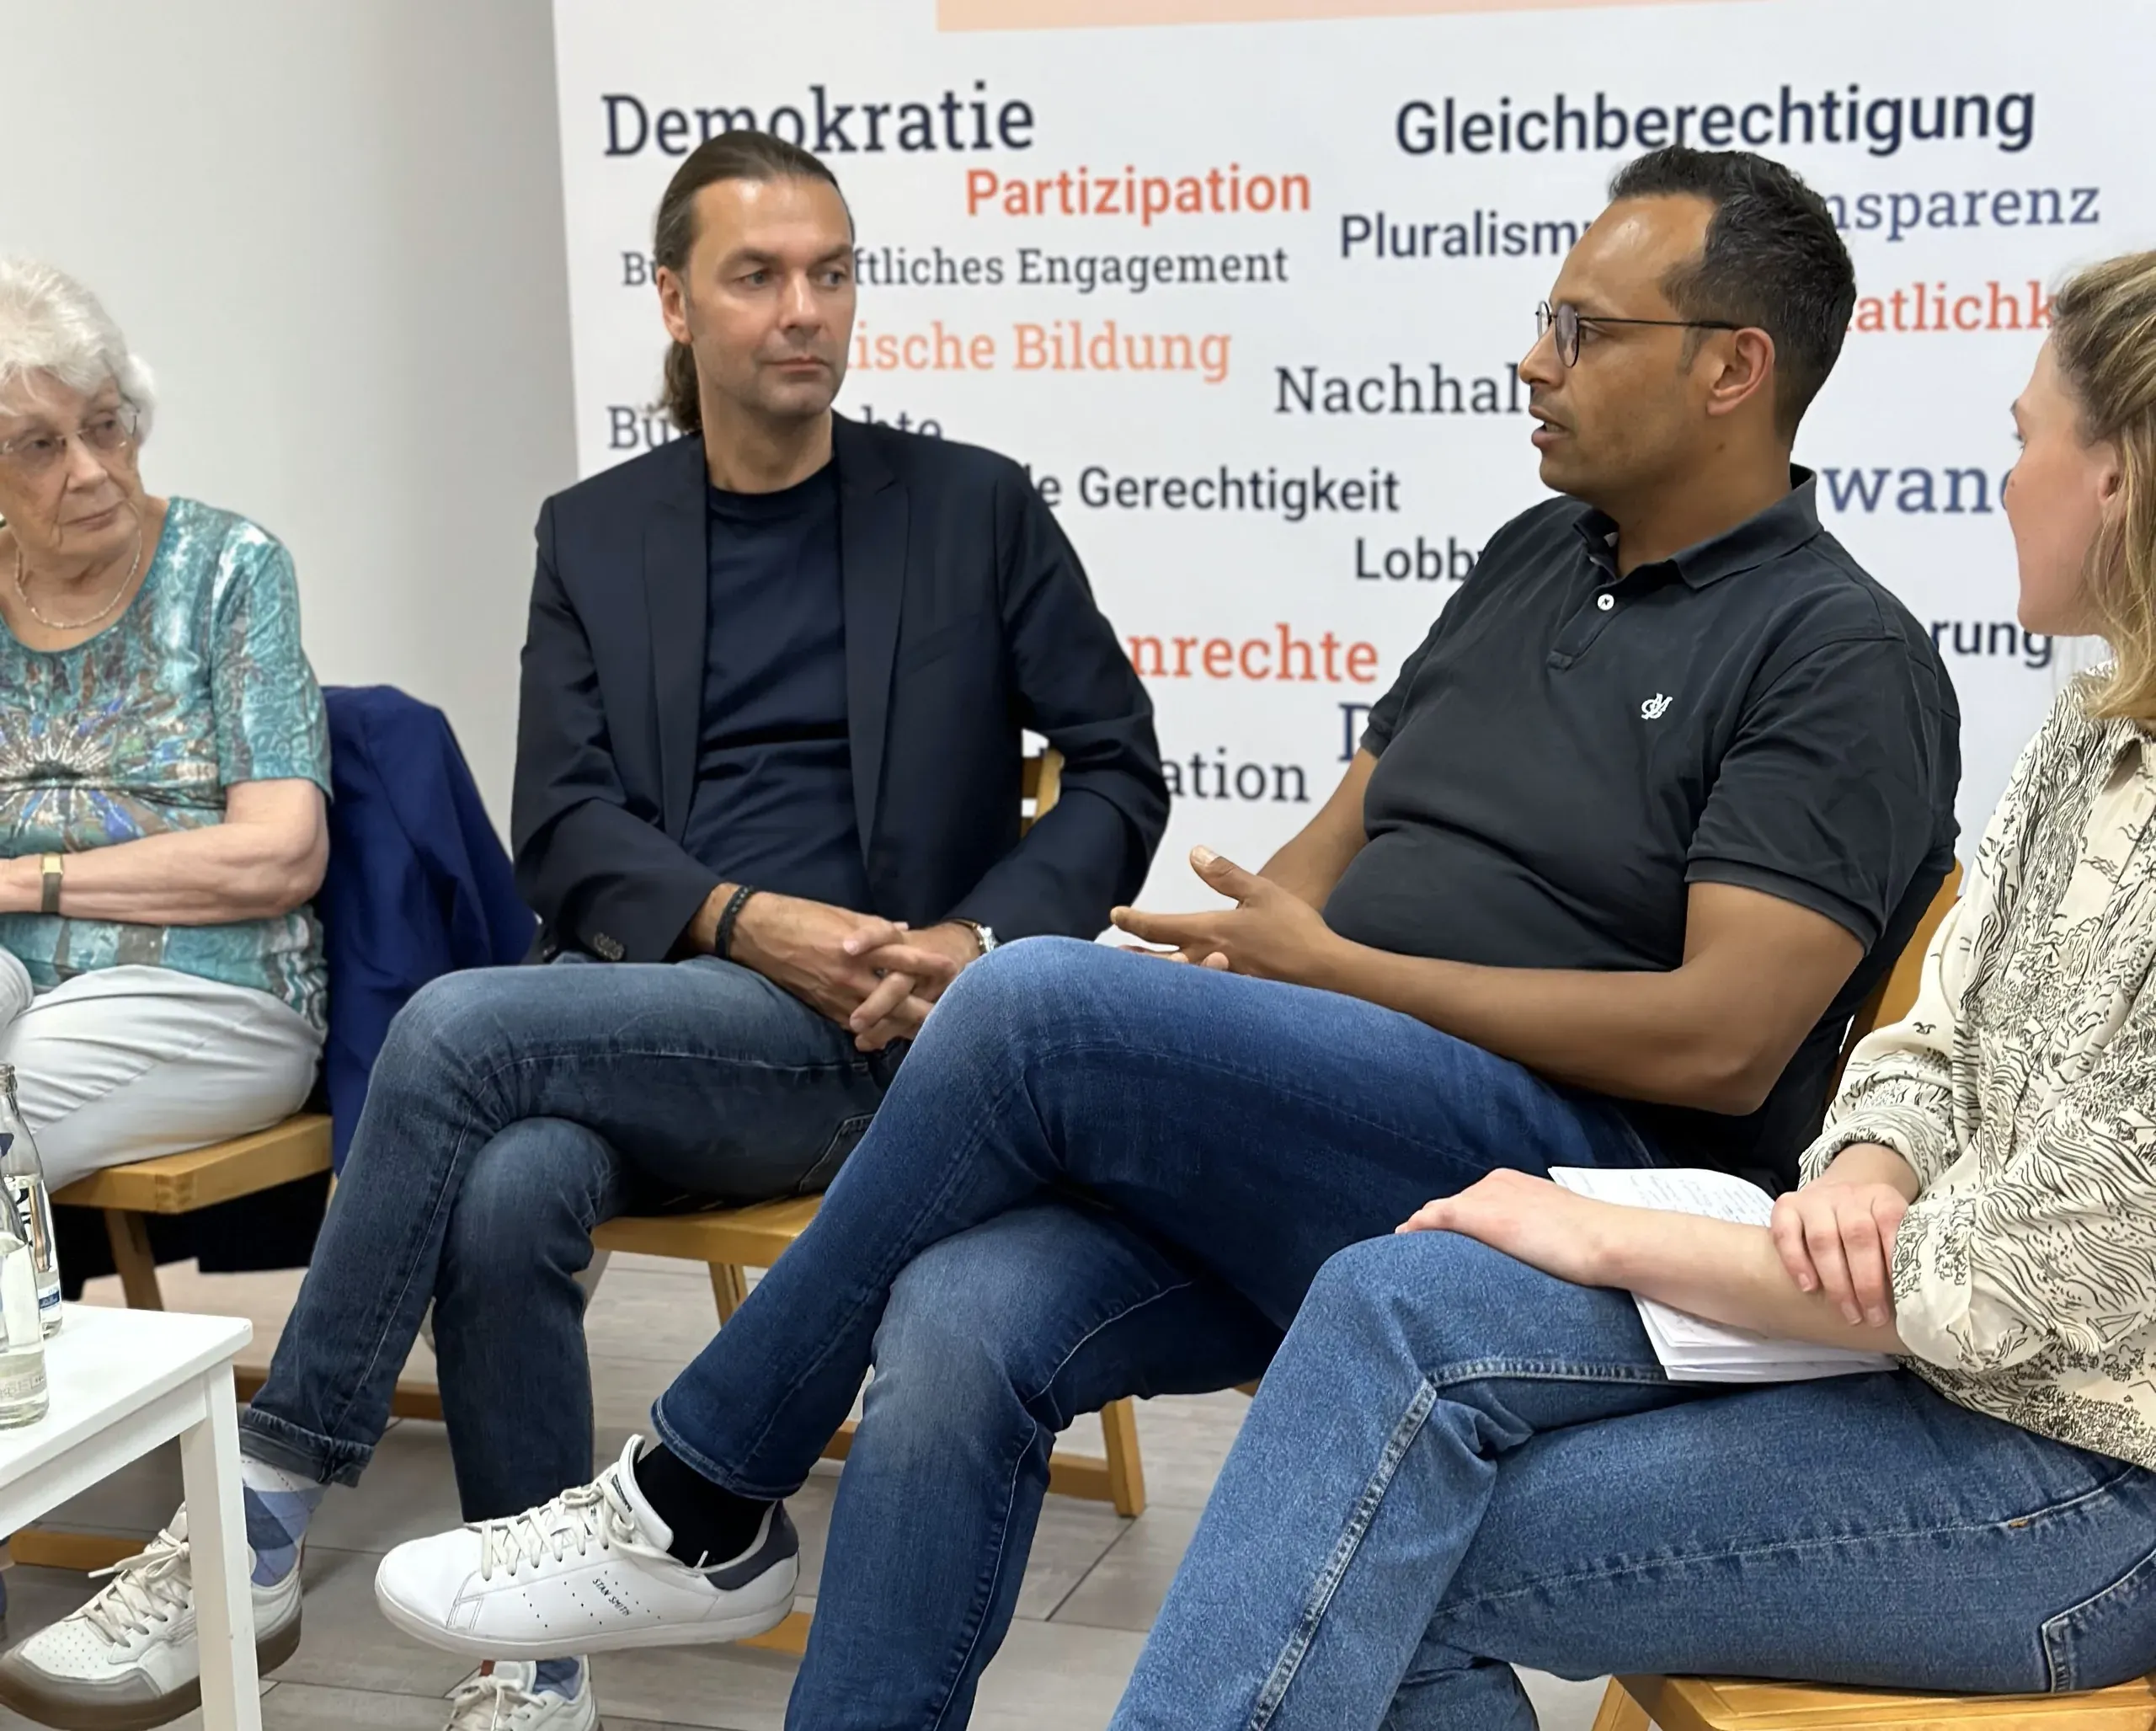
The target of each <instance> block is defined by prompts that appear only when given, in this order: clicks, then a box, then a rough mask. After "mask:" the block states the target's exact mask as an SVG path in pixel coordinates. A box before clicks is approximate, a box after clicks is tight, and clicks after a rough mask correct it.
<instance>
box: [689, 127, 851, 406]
mask: <svg viewBox="0 0 2156 1731" xmlns="http://www.w3.org/2000/svg"><path fill="white" fill-rule="evenodd" d="M722 180H820V181H822V182H823V183H824V184H825V185H827V186H829V187H830V189H831V190H833V191H835V192H838V190H839V177H838V176H837V175H835V174H833V173H832V172H831V171H830V169H829V168H826V167H825V165H824V163H823V161H822V159H821V158H818V157H814V156H812V155H810V154H809V152H807V151H805V150H803V148H802V147H800V146H799V145H798V144H789V143H787V141H786V140H785V139H783V138H776V137H774V136H772V135H771V134H770V133H769V132H752V131H748V130H746V129H745V128H744V129H743V130H742V131H734V132H721V133H719V134H718V135H717V136H714V137H711V138H707V139H706V140H705V141H704V142H702V144H700V145H698V146H697V147H696V148H695V149H694V150H692V151H691V152H689V154H688V157H687V158H686V160H685V161H684V162H683V163H682V164H681V166H680V168H676V169H675V171H674V178H673V179H671V180H670V181H669V182H668V183H667V184H666V191H665V194H664V196H663V197H661V198H660V200H659V216H658V219H657V220H656V221H655V222H654V223H653V224H652V239H651V257H652V263H654V264H664V266H665V267H666V268H667V269H668V270H671V271H674V272H675V273H676V274H677V275H678V274H679V273H680V272H681V271H683V270H686V269H687V268H688V264H689V254H690V253H691V251H692V250H694V248H695V247H696V195H697V194H698V193H700V192H702V190H704V189H705V188H706V187H707V186H714V185H716V184H718V182H720V181H722ZM839 201H840V203H841V204H843V203H845V202H846V195H845V194H844V193H843V192H839ZM851 218H852V213H851V211H848V212H847V220H848V221H849V222H851ZM659 406H660V407H662V408H663V409H665V411H666V413H667V414H668V415H669V417H670V419H672V420H673V422H674V425H675V426H676V427H678V428H680V430H681V431H683V432H684V433H700V432H702V430H703V411H702V408H701V407H700V406H699V403H698V401H697V397H696V357H695V356H694V355H691V353H690V352H689V345H687V344H686V343H675V344H674V345H671V346H670V347H669V349H668V350H667V351H666V369H665V384H664V393H663V399H662V401H661V403H660V405H659Z"/></svg>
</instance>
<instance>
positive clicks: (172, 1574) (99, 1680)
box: [0, 1508, 300, 1731]
mask: <svg viewBox="0 0 2156 1731" xmlns="http://www.w3.org/2000/svg"><path fill="white" fill-rule="evenodd" d="M253 1561H254V1558H253V1552H248V1565H249V1567H250V1568H251V1567H252V1566H253ZM102 1572H103V1573H105V1574H109V1575H110V1576H111V1577H112V1579H111V1580H110V1581H109V1583H107V1584H106V1585H105V1586H104V1588H103V1589H101V1590H100V1591H99V1594H98V1595H97V1597H96V1598H94V1599H93V1600H90V1602H89V1603H88V1605H84V1606H83V1608H82V1609H81V1610H80V1611H77V1612H76V1613H75V1614H74V1615H73V1616H67V1617H63V1618H61V1621H58V1622H56V1623H54V1624H52V1625H51V1627H49V1628H43V1629H40V1630H39V1631H38V1632H36V1633H35V1635H31V1636H29V1637H28V1638H26V1639H24V1640H23V1641H20V1642H19V1643H16V1645H15V1646H14V1647H13V1648H11V1649H10V1650H9V1651H8V1654H7V1656H6V1657H5V1658H0V1702H6V1703H7V1704H8V1706H9V1707H13V1708H14V1709H15V1711H16V1712H19V1713H21V1714H23V1715H24V1717H25V1718H32V1719H35V1720H36V1721H37V1722H38V1723H40V1725H56V1726H60V1727H61V1728H62V1731H147V1728H148V1727H150V1726H152V1725H162V1724H163V1723H166V1722H167V1721H168V1720H171V1719H176V1718H179V1716H180V1715H181V1714H182V1713H184V1712H189V1711H191V1710H192V1709H193V1708H195V1707H198V1706H200V1704H201V1701H202V1659H201V1654H200V1649H199V1648H198V1647H197V1645H196V1643H195V1589H194V1585H193V1583H192V1581H191V1579H190V1577H189V1566H188V1550H187V1510H186V1509H184V1508H183V1509H181V1510H180V1511H179V1514H177V1515H174V1516H173V1520H172V1525H170V1526H169V1527H168V1528H167V1529H166V1530H165V1531H163V1532H161V1533H159V1534H158V1535H157V1537H156V1538H155V1539H154V1540H152V1541H151V1543H150V1545H149V1547H148V1548H147V1550H145V1551H143V1552H141V1553H140V1554H139V1555H137V1556H134V1557H129V1558H128V1559H127V1560H126V1561H125V1563H120V1564H119V1565H117V1566H116V1567H115V1568H109V1569H105V1570H104V1571H102ZM253 1596H254V1662H255V1664H256V1665H257V1666H258V1667H259V1669H260V1670H262V1671H263V1672H264V1673H265V1674H267V1673H268V1672H270V1671H274V1670H276V1668H277V1667H278V1666H279V1665H280V1664H284V1662H285V1661H286V1659H290V1658H291V1656H292V1653H293V1650H294V1649H295V1648H297V1647H298V1645H299V1644H300V1570H299V1566H298V1564H297V1563H295V1564H294V1565H293V1567H292V1570H291V1573H289V1574H287V1575H286V1577H285V1578H284V1579H282V1580H281V1581H278V1582H276V1583H275V1584H273V1585H270V1586H267V1587H257V1588H255V1589H253Z"/></svg>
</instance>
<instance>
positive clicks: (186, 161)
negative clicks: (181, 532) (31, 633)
mask: <svg viewBox="0 0 2156 1731" xmlns="http://www.w3.org/2000/svg"><path fill="white" fill-rule="evenodd" d="M0 43H4V44H5V48H4V51H0V92H4V95H0V105H3V106H4V110H5V114H6V120H7V126H6V131H7V136H8V152H7V154H8V163H7V167H6V168H5V169H4V170H0V250H4V251H8V252H17V253H27V254H31V255H33V256H36V257H42V258H45V259H51V261H52V262H53V263H55V264H59V265H60V266H61V268H63V269H65V270H70V271H72V272H73V273H74V274H76V275H78V276H80V277H82V278H83V280H85V281H87V282H88V284H89V285H90V286H91V287H92V288H93V289H94V290H96V291H97V292H98V293H99V295H101V296H102V297H104V301H105V302H106V304H107V306H109V307H110V308H111V309H112V311H113V313H114V314H115V316H116V317H117V318H119V320H120V323H121V325H122V326H123V327H124V328H125V330H126V332H127V334H128V337H129V339H130V341H131V343H132V345H133V346H134V347H135V349H136V351H137V352H139V353H140V354H141V355H143V357H144V358H145V359H147V361H149V362H150V364H151V365H152V366H153V367H154V368H155V369H156V370H157V379H158V384H159V398H160V403H159V409H158V422H157V431H156V435H155V436H154V438H153V439H152V441H151V443H150V445H149V446H148V447H147V451H145V454H144V469H145V477H146V479H147V482H148V484H149V485H150V487H151V488H152V490H153V491H155V492H159V493H173V492H177V493H182V494H187V495H189V496H190V497H194V498H200V499H203V500H208V501H209V502H211V503H212V504H215V505H224V506H227V507H229V508H231V509H232V510H238V511H241V512H243V513H245V514H246V515H247V516H251V517H253V518H254V519H256V520H257V521H259V522H261V523H263V524H264V525H265V526H267V527H269V528H270V530H272V531H273V532H275V533H276V534H278V535H279V536H280V537H283V538H284V540H285V541H286V542H287V543H288V544H289V545H290V546H291V549H292V552H293V556H294V558H295V559H296V562H297V564H298V568H299V577H300V590H301V597H302V607H303V609H304V612H305V623H306V632H307V649H308V653H309V654H310V655H311V656H312V660H313V662H314V666H315V670H316V672H317V673H318V675H319V676H321V678H322V679H323V681H324V682H325V683H340V684H363V683H376V682H380V683H387V684H392V685H398V686H402V687H404V688H405V689H406V690H408V691H409V692H414V694H415V695H418V696H419V697H424V698H426V699H427V700H429V701H430V702H431V703H438V704H440V706H441V707H442V708H444V709H446V710H447V711H448V713H449V715H450V719H451V721H452V722H453V723H454V724H456V731H457V735H458V736H459V738H460V739H461V740H462V742H463V745H464V749H465V752H466V755H467V756H468V757H469V758H470V759H471V761H472V768H473V771H474V772H475V773H476V774H477V775H478V779H479V784H480V788H481V790H482V791H483V793H484V794H485V795H486V799H487V803H488V809H489V810H490V811H491V812H492V813H493V814H494V821H495V823H496V825H497V826H498V827H500V828H504V829H506V827H507V824H508V819H509V788H510V771H511V766H512V762H513V759H514V754H515V725H516V656H517V650H518V648H519V646H520V644H521V643H522V641H523V633H524V608H525V603H526V598H527V596H529V593H530V590H531V525H532V521H533V519H534V518H535V516H536V514H537V510H538V505H539V501H540V500H541V499H542V498H543V497H544V496H545V495H546V494H548V493H550V492H552V491H554V490H556V489H558V488H560V487H563V486H564V485H566V484H568V483H569V482H570V481H571V480H573V479H574V473H575V460H574V448H573V442H572V426H571V414H572V411H571V406H570V398H569V361H568V299H567V291H566V288H565V286H564V272H563V244H562V213H561V170H560V152H559V148H558V142H557V133H556V123H555V100H554V71H553V41H552V24H551V22H550V19H549V8H548V7H547V3H546V0H184V3H173V0H98V3H97V4H95V5H88V4H74V3H61V4H53V3H51V0H0ZM655 344H656V338H654V345H655Z"/></svg>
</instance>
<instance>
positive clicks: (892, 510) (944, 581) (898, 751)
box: [510, 419, 1168, 962]
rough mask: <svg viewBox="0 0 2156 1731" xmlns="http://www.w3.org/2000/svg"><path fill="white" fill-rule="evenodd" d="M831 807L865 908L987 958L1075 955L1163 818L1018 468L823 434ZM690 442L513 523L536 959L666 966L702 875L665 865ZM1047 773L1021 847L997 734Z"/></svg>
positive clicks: (700, 662) (1138, 725)
mask: <svg viewBox="0 0 2156 1731" xmlns="http://www.w3.org/2000/svg"><path fill="white" fill-rule="evenodd" d="M834 441H835V454H836V457H837V462H838V477H839V501H840V502H839V538H840V560H841V568H842V574H843V582H844V585H845V609H846V708H847V716H846V723H847V731H848V733H849V735H850V736H851V742H852V751H853V795H854V807H855V810H856V812H857V815H858V818H859V822H860V829H861V836H862V854H863V857H864V862H865V863H866V865H867V875H868V884H869V888H870V890H871V892H872V894H873V896H874V899H875V904H876V905H875V906H874V907H873V909H869V910H865V911H869V912H874V913H878V914H881V915H883V916H884V917H886V918H888V919H895V920H905V921H907V922H910V923H912V924H915V925H917V926H926V925H931V924H934V923H936V922H939V921H942V920H944V919H947V918H950V917H952V916H961V917H963V918H965V919H969V920H974V921H978V922H980V923H981V924H983V925H986V926H991V927H995V932H996V935H997V937H998V938H1022V937H1027V936H1029V935H1032V934H1033V933H1038V932H1062V933H1066V934H1069V935H1071V936H1078V937H1086V938H1091V937H1092V936H1093V935H1094V934H1095V933H1096V932H1098V931H1099V930H1100V929H1101V928H1102V927H1103V926H1104V925H1105V924H1107V914H1108V910H1109V909H1110V908H1111V907H1113V906H1115V905H1116V904H1117V903H1118V902H1119V901H1125V900H1129V898H1130V897H1131V896H1133V895H1135V894H1136V893H1137V890H1138V886H1139V883H1140V881H1141V880H1142V879H1144V877H1145V869H1146V867H1147V866H1148V865H1149V864H1150V863H1151V860H1152V856H1153V850H1154V849H1155V847H1158V846H1159V845H1160V840H1161V831H1162V830H1163V829H1164V828H1165V827H1166V822H1167V809H1168V800H1167V788H1166V783H1165V782H1164V781H1163V779H1162V777H1161V758H1160V749H1159V746H1158V745H1157V744H1156V743H1155V739H1154V735H1153V708H1152V703H1151V702H1150V699H1148V697H1146V695H1145V688H1144V687H1142V686H1141V685H1140V684H1139V681H1138V677H1137V675H1136V674H1135V672H1134V671H1133V670H1132V668H1131V665H1130V663H1129V660H1128V659H1127V658H1126V657H1125V656H1124V654H1123V651H1122V649H1121V647H1120V646H1119V645H1118V643H1117V641H1116V637H1115V633H1114V632H1113V630H1112V629H1111V628H1110V627H1109V625H1108V622H1107V620H1106V619H1105V618H1103V617H1102V615H1101V612H1100V610H1099V609H1098V608H1097V606H1095V605H1094V602H1093V596H1092V591H1091V589H1090V587H1089V586H1088V585H1087V584H1086V574H1085V572H1084V570H1083V569H1081V567H1080V565H1079V563H1078V558H1077V555H1076V554H1075V553H1073V552H1072V551H1071V548H1070V542H1067V541H1066V540H1065V539H1064V537H1063V532H1062V530H1061V529H1060V528H1059V527H1058V526H1057V524H1056V521H1055V519H1054V516H1052V515H1051V514H1050V513H1049V510H1048V507H1047V506H1046V505H1043V504H1042V502H1041V499H1040V495H1039V494H1038V492H1036V491H1035V490H1034V489H1033V484H1031V483H1030V482H1029V481H1028V480H1027V477H1026V475H1025V473H1024V471H1022V469H1020V468H1019V467H1018V466H1017V464H1016V463H1014V462H1011V461H1009V460H1008V459H1007V458H1006V457H998V456H996V455H995V453H993V452H992V451H981V450H978V449H975V448H974V447H972V446H964V445H956V444H951V443H947V442H946V441H943V440H941V439H930V438H923V437H921V436H919V435H915V434H910V433H901V432H899V431H897V430H894V429H892V428H890V427H887V426H882V425H867V426H864V425H860V424H858V423H857V422H853V421H849V420H846V419H839V420H838V421H837V422H836V423H835V430H834ZM705 485H706V480H705V471H704V450H703V441H702V439H698V438H688V439H680V440H676V441H674V442H673V443H671V444H669V445H666V446H661V447H660V448H659V450H657V451H652V452H650V453H648V455H646V456H643V457H637V458H634V459H632V461H630V462H626V463H623V464H622V465H621V466H620V467H618V468H613V469H609V470H607V471H606V473H603V474H599V475H595V476H593V477H592V478H590V479H589V480H587V481H584V482H582V483H580V484H578V485H576V486H574V487H572V488H570V489H568V491H567V492H565V493H559V494H556V495H555V496H554V497H553V498H552V499H550V500H547V503H546V504H545V505H543V506H542V507H541V510H540V512H539V529H538V536H539V569H538V575H537V578H536V581H535V582H534V584H533V585H532V596H531V629H530V633H529V635H528V637H527V638H526V644H525V649H524V681H523V698H522V708H521V711H520V716H519V722H518V729H517V751H516V793H515V806H514V809H513V811H512V815H511V819H510V832H511V838H512V842H513V846H514V849H515V860H516V880H517V885H518V887H519V888H520V890H522V891H523V893H524V897H525V899H526V900H527V901H529V902H530V903H531V906H532V907H533V908H534V909H535V910H536V911H537V912H538V915H539V917H540V919H541V921H542V927H543V930H542V941H541V951H542V954H554V953H556V952H558V951H559V950H562V949H564V948H581V949H584V950H586V951H588V952H589V953H590V954H593V955H595V956H597V957H599V958H600V959H603V960H606V961H630V962H654V961H660V960H663V959H665V958H666V957H667V956H668V955H669V954H672V953H673V952H674V950H675V944H676V943H677V941H678V940H679V938H680V935H681V932H682V931H683V929H684V928H685V927H686V926H687V925H688V923H689V922H690V920H691V918H692V917H693V916H695V914H696V910H697V909H698V908H699V907H700V906H702V903H703V902H704V900H705V899H706V898H707V896H708V895H710V893H711V891H712V889H713V888H714V887H716V885H717V884H718V878H717V876H716V875H715V874H713V873H712V872H711V871H710V870H709V869H707V868H706V867H705V866H703V865H702V863H699V862H698V861H696V859H693V858H691V857H690V856H689V854H688V853H686V852H685V851H684V850H683V849H682V847H681V845H680V837H681V835H682V831H683V827H684V825H686V823H687V821H688V816H689V804H690V799H691V794H692V793H693V792H694V787H695V777H696V753H697V745H698V742H699V739H700V735H701V729H702V714H701V710H702V697H703V678H704V660H705V654H706V648H707V635H706V620H705V617H704V616H705V612H706V607H705V596H706V576H707V564H706V558H705V546H704V536H705V521H706V506H705ZM1022 728H1030V729H1033V731H1035V732H1037V733H1039V734H1043V735H1046V736H1047V738H1048V740H1049V742H1050V743H1051V744H1052V745H1054V746H1055V748H1056V749H1057V750H1058V751H1060V752H1062V754H1063V756H1064V760H1065V764H1064V772H1063V793H1062V797H1061V799H1059V802H1058V803H1057V804H1056V806H1055V809H1054V810H1053V811H1051V812H1050V813H1049V815H1048V816H1047V818H1045V819H1044V820H1043V821H1042V822H1040V823H1038V824H1037V825H1035V826H1034V827H1033V830H1032V831H1030V832H1029V833H1028V834H1027V836H1025V838H1024V839H1023V840H1020V838H1019V835H1018V799H1019V777H1020V765H1021V761H1022V758H1021V751H1020V740H1019V730H1020V729H1022Z"/></svg>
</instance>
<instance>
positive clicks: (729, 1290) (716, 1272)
mask: <svg viewBox="0 0 2156 1731" xmlns="http://www.w3.org/2000/svg"><path fill="white" fill-rule="evenodd" d="M711 1296H712V1302H713V1303H715V1304H716V1305H718V1320H719V1322H720V1323H721V1324H722V1325H723V1324H725V1323H727V1322H731V1321H733V1319H734V1312H736V1311H738V1310H739V1309H740V1308H741V1301H742V1300H743V1299H744V1298H746V1297H747V1296H749V1276H748V1273H747V1271H746V1270H745V1269H743V1268H742V1267H741V1266H740V1265H739V1264H737V1263H730V1262H715V1263H712V1264H711Z"/></svg>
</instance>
